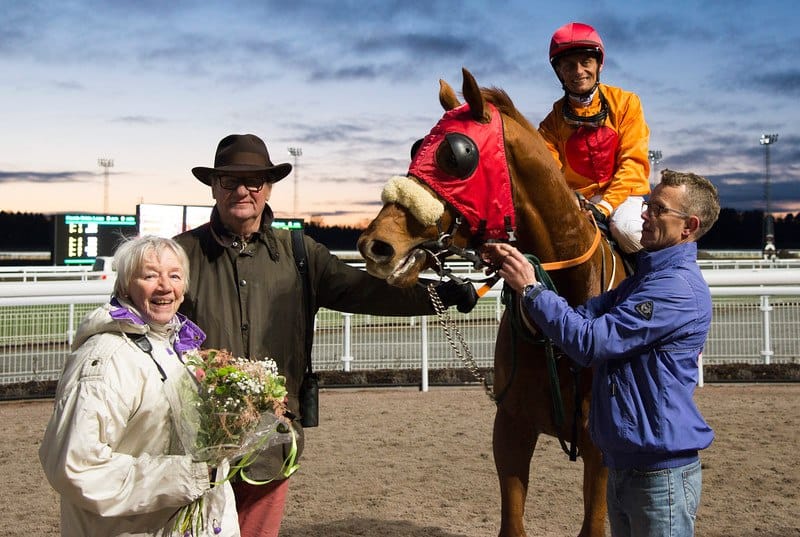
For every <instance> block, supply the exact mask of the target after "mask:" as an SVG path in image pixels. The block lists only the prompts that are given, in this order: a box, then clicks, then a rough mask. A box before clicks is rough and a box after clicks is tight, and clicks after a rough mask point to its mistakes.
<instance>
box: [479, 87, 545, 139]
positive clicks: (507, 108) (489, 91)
mask: <svg viewBox="0 0 800 537" xmlns="http://www.w3.org/2000/svg"><path fill="white" fill-rule="evenodd" d="M481 94H482V95H483V98H484V99H486V100H487V101H488V102H490V103H492V104H493V105H495V106H496V107H497V109H498V110H500V113H502V114H505V115H507V116H509V117H511V118H512V119H514V121H516V122H517V123H519V124H520V125H522V126H523V127H525V128H526V129H528V130H530V131H536V128H535V127H534V126H533V125H531V122H530V121H528V118H526V117H525V116H523V115H522V113H521V112H520V111H519V110H517V107H516V106H514V103H513V102H512V101H511V97H509V96H508V93H506V92H505V90H502V89H500V88H496V87H491V88H481Z"/></svg>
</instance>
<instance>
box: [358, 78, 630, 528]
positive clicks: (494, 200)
mask: <svg viewBox="0 0 800 537" xmlns="http://www.w3.org/2000/svg"><path fill="white" fill-rule="evenodd" d="M463 77H464V81H463V88H462V93H463V95H464V99H465V100H466V103H465V104H463V105H462V104H461V103H460V102H459V100H458V98H457V97H456V94H455V92H454V91H453V89H452V88H451V87H450V86H449V85H448V84H447V83H446V82H444V81H440V91H439V101H440V103H441V104H442V106H443V108H444V109H445V115H444V116H443V118H442V119H441V120H440V121H439V123H437V125H436V126H434V128H433V130H431V132H430V134H428V135H427V136H426V137H425V139H424V140H423V142H422V145H421V146H420V148H419V150H418V152H417V153H416V155H415V156H414V157H413V160H412V163H411V167H410V169H409V173H408V175H407V176H406V177H399V178H392V180H391V181H390V182H389V183H388V184H387V185H386V188H384V192H383V196H382V197H383V201H384V206H383V208H382V209H381V211H380V213H379V214H378V216H377V217H376V218H375V219H374V220H373V221H372V222H371V224H370V225H369V227H368V228H367V229H366V230H365V231H364V233H363V234H362V235H361V237H360V238H359V241H358V248H359V251H360V252H361V255H362V256H363V257H364V258H365V260H366V268H367V270H368V271H369V272H370V273H371V274H373V275H375V276H378V277H380V278H384V279H386V280H387V281H388V282H389V283H391V284H393V285H396V286H400V287H406V286H411V285H414V284H416V283H417V282H418V275H419V273H420V272H421V271H423V270H425V269H426V268H430V267H434V266H435V265H437V264H440V261H441V260H440V259H438V257H439V256H437V255H436V254H437V253H438V254H440V255H448V254H449V253H452V252H457V253H458V252H462V253H463V252H472V253H473V254H474V253H475V252H476V251H478V250H479V248H480V246H481V244H483V243H485V242H486V241H487V240H508V241H514V240H515V241H516V242H515V244H516V246H517V247H518V248H519V249H520V250H521V251H522V252H524V253H528V254H532V255H535V256H536V257H537V258H538V261H540V262H541V266H542V267H543V268H544V269H545V270H547V274H548V275H549V276H550V278H551V279H552V282H553V284H554V286H555V288H556V289H557V291H558V292H559V293H560V294H561V295H562V296H563V297H565V298H566V299H567V300H568V301H569V302H570V304H573V305H577V304H581V303H583V302H585V301H586V300H587V299H588V298H590V297H592V296H594V295H597V294H598V293H600V292H601V291H602V290H605V289H606V288H610V287H612V286H613V285H615V284H616V283H617V282H618V281H619V280H621V279H622V277H623V272H624V271H623V270H622V268H621V267H622V264H621V261H620V259H619V258H618V257H617V255H616V254H615V253H614V252H613V251H612V249H611V248H610V247H609V246H608V244H606V242H605V241H603V240H600V232H599V231H598V230H597V227H596V226H595V225H594V224H593V221H592V220H591V219H590V218H589V217H587V215H586V213H584V212H583V211H582V210H581V209H580V207H579V204H578V202H577V199H576V196H575V194H574V193H573V192H572V191H571V190H570V189H569V187H568V186H567V184H566V182H565V181H564V178H563V175H562V174H561V171H560V170H559V168H558V166H557V165H556V162H555V160H554V159H553V157H552V156H551V155H550V153H549V152H548V150H547V148H546V147H545V144H544V142H543V140H542V138H541V137H540V135H539V133H538V131H537V130H536V129H535V128H534V127H533V126H532V125H531V124H530V123H529V122H528V121H527V120H526V119H525V118H524V117H523V116H522V114H520V112H519V111H517V109H516V108H515V107H514V105H513V103H512V102H511V100H510V99H509V97H508V95H506V93H505V92H504V91H502V90H499V89H496V88H492V89H486V88H483V89H481V88H479V87H478V85H477V83H476V82H475V79H474V78H473V76H472V75H471V74H470V73H469V71H467V70H466V69H464V70H463ZM437 245H438V247H439V248H440V249H441V251H440V252H437V251H435V247H436V246H437ZM467 257H468V258H470V256H467ZM471 259H473V260H474V259H475V256H474V255H472V256H471ZM515 300H518V299H516V298H515ZM507 306H508V307H506V309H505V313H504V314H503V318H502V320H501V322H500V327H499V332H498V336H497V341H496V343H495V357H494V383H493V384H494V393H495V401H496V403H497V412H496V415H495V420H494V432H493V439H492V444H493V453H494V460H495V466H496V469H497V474H498V477H499V480H500V491H501V504H502V506H501V516H502V519H501V526H500V532H499V535H500V537H520V536H524V535H525V529H524V527H523V515H524V510H525V500H526V496H527V491H528V480H529V476H530V464H531V458H532V457H533V451H534V449H535V447H536V441H537V439H538V436H539V434H541V433H544V434H548V435H552V436H556V437H558V438H559V439H561V440H562V446H564V445H565V444H566V443H567V442H570V443H571V442H574V445H575V446H576V447H577V452H578V453H579V454H580V457H581V458H582V459H583V464H584V473H583V498H584V518H583V524H582V526H581V529H580V533H579V536H580V537H590V536H591V537H598V536H602V535H604V534H605V515H606V503H605V496H606V489H605V486H606V479H607V472H606V469H605V467H604V466H603V464H602V460H601V455H600V453H599V451H598V450H597V448H596V447H595V446H594V445H593V444H592V442H591V440H590V438H589V432H588V429H587V417H588V413H589V401H590V391H591V371H590V370H588V369H584V370H581V371H580V372H579V374H577V375H576V371H575V370H574V369H573V368H572V366H571V364H570V361H569V360H568V359H567V358H565V357H558V356H556V359H554V360H553V362H552V363H554V364H555V365H554V366H553V368H552V370H553V371H554V372H553V373H552V376H551V375H550V374H549V373H548V363H547V360H548V356H547V352H546V350H547V347H546V345H543V344H542V342H541V340H539V341H537V340H536V339H535V338H534V337H525V336H524V335H523V334H521V330H520V328H519V327H520V325H522V326H524V324H525V323H518V322H515V319H514V315H515V313H516V314H517V319H519V317H521V316H520V315H519V313H518V312H519V305H518V304H516V303H514V304H507ZM523 320H525V319H523ZM525 322H526V323H527V321H525ZM549 358H550V359H552V358H553V354H550V356H549ZM559 391H560V394H561V396H560V398H558V399H554V398H553V393H558V392H559ZM556 401H560V403H561V404H562V405H563V407H562V410H563V414H562V417H566V419H561V420H559V419H558V418H557V414H558V412H557V411H556V410H557V408H556V407H557V406H558V405H557V404H556V403H555V402H556ZM559 422H560V423H559ZM572 455H573V458H574V455H575V451H574V449H573V451H572ZM557 494H558V491H553V497H554V498H555V500H556V501H558V496H557Z"/></svg>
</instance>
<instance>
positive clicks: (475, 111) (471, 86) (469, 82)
mask: <svg viewBox="0 0 800 537" xmlns="http://www.w3.org/2000/svg"><path fill="white" fill-rule="evenodd" d="M461 74H462V75H463V76H464V86H463V87H462V88H461V92H462V93H463V94H464V99H466V101H467V103H469V110H470V113H471V114H472V118H473V119H474V120H475V121H479V122H481V123H487V122H489V120H490V119H491V118H489V117H486V115H485V112H484V110H485V108H486V106H485V104H486V102H485V101H484V100H483V94H482V93H481V88H479V87H478V83H477V82H476V81H475V77H474V76H472V73H470V72H469V71H467V70H466V69H465V68H463V67H462V68H461Z"/></svg>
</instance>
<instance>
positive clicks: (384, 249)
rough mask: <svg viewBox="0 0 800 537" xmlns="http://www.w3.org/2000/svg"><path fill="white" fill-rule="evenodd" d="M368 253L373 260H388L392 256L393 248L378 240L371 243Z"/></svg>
mask: <svg viewBox="0 0 800 537" xmlns="http://www.w3.org/2000/svg"><path fill="white" fill-rule="evenodd" d="M369 251H370V253H371V254H372V256H373V258H381V259H388V258H390V257H392V256H393V255H394V248H392V245H391V244H389V243H386V242H383V241H378V240H375V241H372V243H371V244H370V245H369Z"/></svg>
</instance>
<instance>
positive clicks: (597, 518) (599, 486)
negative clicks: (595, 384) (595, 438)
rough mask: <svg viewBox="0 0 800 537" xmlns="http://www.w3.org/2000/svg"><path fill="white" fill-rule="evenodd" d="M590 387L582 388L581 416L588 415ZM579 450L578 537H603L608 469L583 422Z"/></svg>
mask: <svg viewBox="0 0 800 537" xmlns="http://www.w3.org/2000/svg"><path fill="white" fill-rule="evenodd" d="M590 390H591V388H590V387H586V386H584V388H583V391H584V393H585V394H586V395H585V398H584V400H583V406H582V410H583V415H584V416H588V415H589V399H590V396H589V393H588V392H589V391H590ZM582 425H583V426H582V430H581V433H580V439H579V444H580V446H579V447H580V450H581V458H582V459H583V525H582V526H581V532H580V533H579V534H578V537H604V536H605V534H606V510H607V509H606V482H607V481H608V469H607V468H606V467H605V466H604V465H603V457H602V455H601V454H600V450H599V449H597V447H595V445H594V444H593V443H592V441H591V438H590V435H589V425H588V422H587V420H586V419H584V420H583V424H582Z"/></svg>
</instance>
